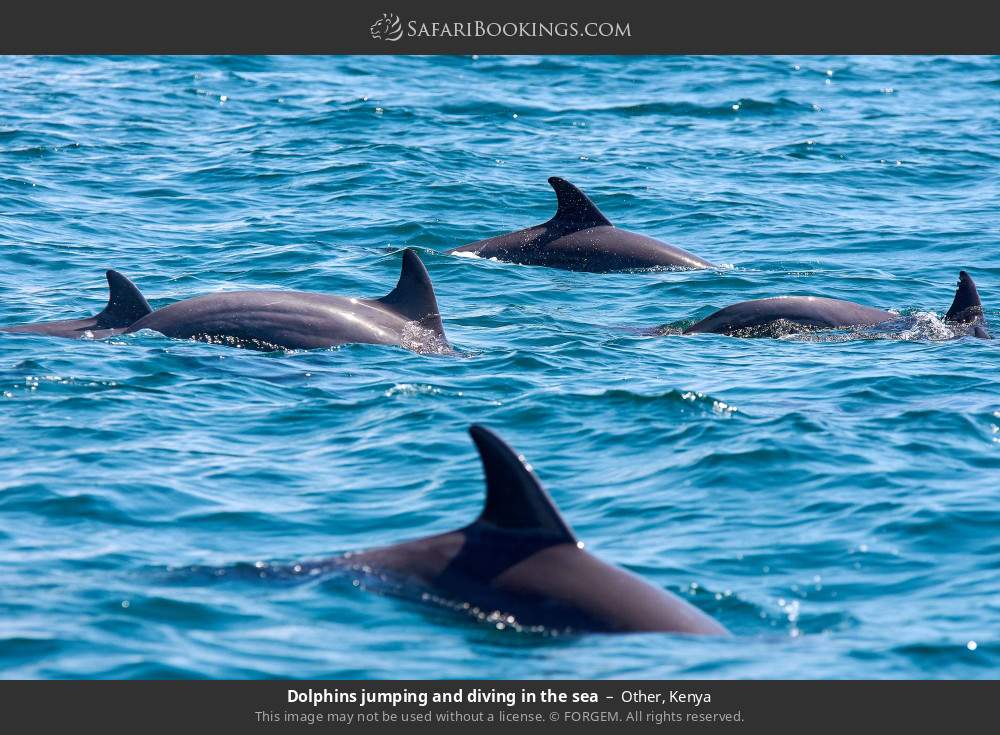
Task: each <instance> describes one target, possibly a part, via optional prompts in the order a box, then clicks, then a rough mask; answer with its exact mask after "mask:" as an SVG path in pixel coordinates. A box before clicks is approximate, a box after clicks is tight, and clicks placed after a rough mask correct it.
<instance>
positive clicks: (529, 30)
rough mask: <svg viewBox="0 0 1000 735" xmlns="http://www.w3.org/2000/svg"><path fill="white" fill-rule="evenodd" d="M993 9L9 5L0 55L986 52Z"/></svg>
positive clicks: (1, 26)
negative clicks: (0, 53)
mask: <svg viewBox="0 0 1000 735" xmlns="http://www.w3.org/2000/svg"><path fill="white" fill-rule="evenodd" d="M998 7H1000V6H997V4H996V3H988V2H982V0H980V1H979V2H976V3H973V2H968V1H967V0H952V2H949V3H946V4H928V3H918V2H912V1H910V2H902V1H900V0H892V1H891V2H887V1H886V0H868V1H867V2H859V1H858V0H838V1H837V2H834V3H820V2H795V3H793V2H780V3H779V2H775V1H774V0H698V1H697V2H695V1H690V2H687V1H685V2H679V1H677V0H667V1H665V2H655V1H653V0H615V1H614V2H602V3H585V2H582V0H577V1H576V2H568V1H566V0H560V1H559V2H555V1H553V0H545V1H544V2H542V1H539V0H535V1H534V2H530V1H525V0H504V1H503V2H493V3H490V2H486V3H470V2H466V1H462V2H459V1H457V0H424V1H423V2H413V1H412V0H409V1H407V0H385V1H383V0H378V1H377V2H373V3H345V2H340V1H339V0H280V1H278V0H272V1H271V2H267V3H264V2H251V1H250V0H244V2H233V0H209V1H205V2H201V3H198V4H193V3H184V2H169V3H168V2H160V3H158V2H135V1H134V0H132V1H131V2H108V1H107V0H104V1H100V0H92V1H91V2H74V3H65V2H60V3H57V2H54V1H53V0H33V1H32V2H28V3H17V4H13V3H12V4H10V7H8V8H5V9H4V17H3V20H2V22H0V51H2V52H4V53H241V54H257V53H310V54H312V53H317V54H341V53H352V54H399V53H402V54H440V53H448V54H451V53H461V54H498V53H514V54H523V53H532V54H535V53H556V54H561V53H585V54H611V53H614V54H674V53H713V54H714V53H740V54H744V53H745V54H757V53H794V54H814V53H822V54H826V53H834V54H845V53H852V54H853V53H995V52H998V51H1000V33H997V28H998V27H1000V23H998V22H997V17H996V16H997V15H998Z"/></svg>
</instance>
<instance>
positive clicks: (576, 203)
mask: <svg viewBox="0 0 1000 735" xmlns="http://www.w3.org/2000/svg"><path fill="white" fill-rule="evenodd" d="M549 184H551V186H552V188H553V189H554V190H555V192H556V199H558V201H559V208H558V209H557V210H556V213H555V216H554V217H553V218H552V219H550V220H549V222H550V223H552V224H558V225H561V226H563V227H572V228H573V229H574V230H585V229H587V228H590V227H599V226H601V225H607V226H609V227H613V226H614V225H612V224H611V222H609V221H608V218H607V217H605V216H604V215H603V214H601V210H599V209H598V208H597V205H596V204H594V203H593V202H592V201H590V197H588V196H587V195H586V194H584V193H583V192H582V191H580V190H579V189H577V188H576V187H575V186H573V185H572V184H571V183H569V182H568V181H566V179H560V178H559V177H558V176H552V177H550V178H549Z"/></svg>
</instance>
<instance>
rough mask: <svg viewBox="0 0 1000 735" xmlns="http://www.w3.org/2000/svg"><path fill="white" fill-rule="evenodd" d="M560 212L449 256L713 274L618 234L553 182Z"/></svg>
mask: <svg viewBox="0 0 1000 735" xmlns="http://www.w3.org/2000/svg"><path fill="white" fill-rule="evenodd" d="M549 184H551V185H552V188H553V189H555V192H556V198H557V199H558V202H559V208H558V209H557V210H556V213H555V216H554V217H552V219H550V220H549V221H548V222H544V223H543V224H540V225H536V226H535V227H529V228H528V229H526V230H518V231H517V232H510V233H508V234H506V235H500V236H498V237H491V238H490V239H488V240H480V241H479V242H474V243H471V244H469V245H463V246H462V247H458V248H454V249H452V250H449V251H447V253H448V254H449V255H451V254H455V253H472V254H475V255H478V256H479V257H481V258H496V259H497V260H502V261H506V262H508V263H520V264H522V265H545V266H549V267H550V268H562V269H564V270H570V271H588V272H590V273H608V272H611V271H624V270H634V269H639V268H658V267H670V268H711V267H712V264H711V263H709V262H708V261H707V260H703V259H702V258H699V257H698V256H697V255H692V254H691V253H689V252H687V251H686V250H681V249H680V248H677V247H674V246H672V245H667V244H666V243H663V242H660V241H659V240H654V239H653V238H651V237H646V236H645V235H638V234H636V233H634V232H628V231H626V230H619V229H618V228H617V227H615V226H614V225H613V224H611V223H610V222H609V221H608V219H607V218H606V217H605V216H604V215H603V214H601V211H600V210H599V209H598V208H597V206H596V205H595V204H594V203H593V202H592V201H590V198H589V197H588V196H587V195H586V194H584V193H583V192H582V191H580V190H579V189H577V188H576V187H575V186H573V185H572V184H571V183H569V182H568V181H566V180H565V179H560V178H558V177H557V176H553V177H552V178H550V179H549Z"/></svg>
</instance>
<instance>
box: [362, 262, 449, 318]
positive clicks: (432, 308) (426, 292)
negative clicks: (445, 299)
mask: <svg viewBox="0 0 1000 735" xmlns="http://www.w3.org/2000/svg"><path fill="white" fill-rule="evenodd" d="M377 301H378V302H379V303H380V304H382V305H383V306H386V307H388V308H390V309H392V310H393V311H395V312H396V313H397V314H399V315H400V316H402V317H403V318H404V319H406V320H408V321H413V322H417V323H418V324H420V326H422V327H423V328H424V329H430V330H431V331H432V332H434V333H435V334H437V335H440V336H441V337H444V324H442V323H441V313H440V311H439V310H438V304H437V298H436V297H435V296H434V286H433V285H432V284H431V277H430V275H429V274H428V273H427V268H425V267H424V264H423V262H422V261H421V260H420V257H419V256H418V255H417V253H416V251H414V250H412V249H411V248H407V249H406V250H404V251H403V265H402V269H401V270H400V273H399V281H398V282H397V283H396V287H395V288H394V289H392V291H390V292H389V293H388V294H386V295H385V296H383V297H382V298H380V299H377Z"/></svg>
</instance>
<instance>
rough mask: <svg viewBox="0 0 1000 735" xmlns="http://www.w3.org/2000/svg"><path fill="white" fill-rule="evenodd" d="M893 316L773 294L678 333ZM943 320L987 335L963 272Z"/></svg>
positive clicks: (753, 331) (759, 331) (868, 322)
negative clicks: (771, 296) (773, 295)
mask: <svg viewBox="0 0 1000 735" xmlns="http://www.w3.org/2000/svg"><path fill="white" fill-rule="evenodd" d="M894 319H899V314H894V313H892V312H890V311H883V310H882V309H875V308H873V307H871V306H864V305H862V304H856V303H854V302H853V301H841V300H840V299H828V298H823V297H820V296H777V297H773V298H769V299H756V300H753V301H743V302H740V303H738V304H733V305H732V306H727V307H725V308H724V309H719V310H718V311H717V312H715V313H714V314H710V315H708V316H707V317H705V318H704V319H702V320H701V321H700V322H696V323H695V324H692V325H691V326H689V327H687V328H686V329H684V330H683V334H699V333H702V332H711V333H714V334H727V335H730V336H737V337H761V336H773V335H775V334H779V333H780V334H787V333H788V332H789V331H803V329H805V330H816V329H835V328H838V327H871V326H875V325H878V324H884V323H885V322H889V321H892V320H894ZM944 321H945V323H946V324H947V325H948V326H950V327H951V328H952V329H953V330H955V332H956V334H957V335H972V336H975V337H980V338H982V339H990V334H989V332H988V331H987V329H986V319H985V316H984V315H983V304H982V302H981V301H980V300H979V292H978V291H977V290H976V284H975V283H974V282H973V280H972V277H971V276H970V275H969V274H968V273H966V272H965V271H961V272H960V273H959V274H958V289H957V290H956V291H955V298H954V300H953V301H952V304H951V307H950V308H949V309H948V312H947V313H946V314H945V317H944ZM667 331H669V327H658V328H656V329H655V330H653V333H658V334H663V333H666V332H667Z"/></svg>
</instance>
